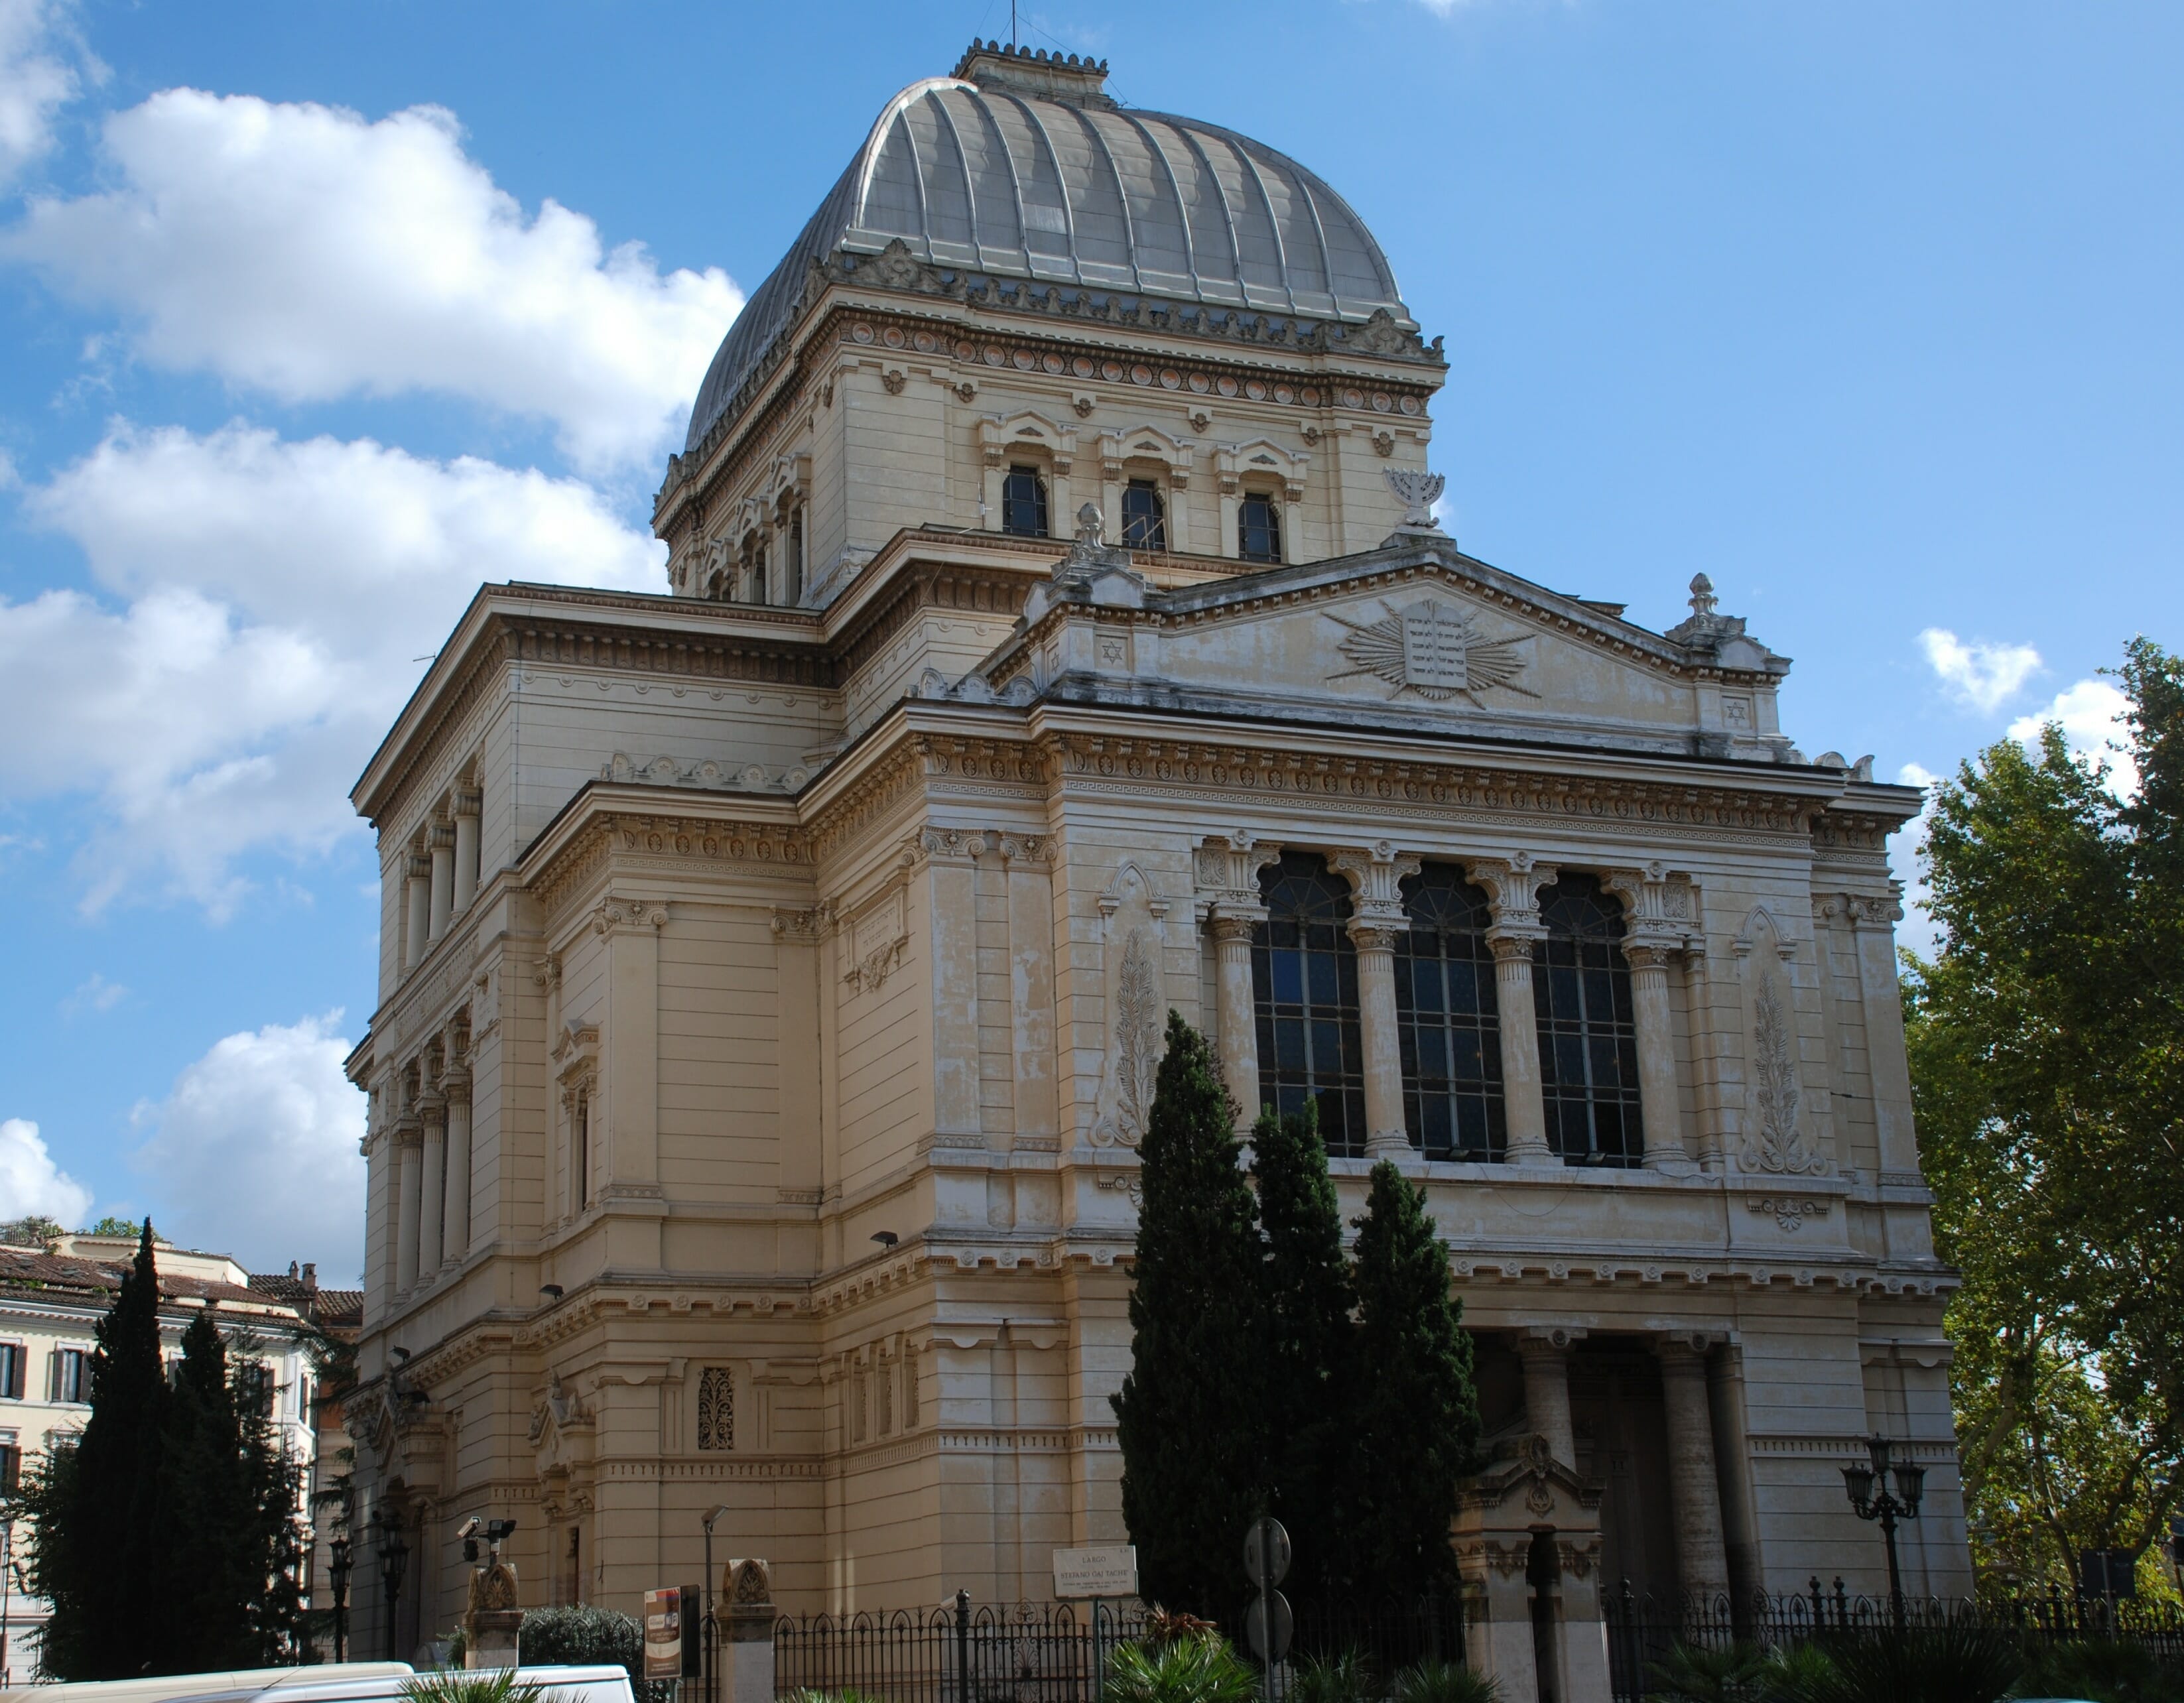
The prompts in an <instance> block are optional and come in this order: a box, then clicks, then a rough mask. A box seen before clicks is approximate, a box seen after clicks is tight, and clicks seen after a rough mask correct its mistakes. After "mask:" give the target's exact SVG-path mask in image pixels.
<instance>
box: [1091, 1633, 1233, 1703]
mask: <svg viewBox="0 0 2184 1703" xmlns="http://www.w3.org/2000/svg"><path fill="white" fill-rule="evenodd" d="M1257 1690H1258V1678H1257V1676H1256V1675H1255V1674H1254V1673H1253V1672H1251V1669H1250V1668H1249V1667H1245V1665H1244V1664H1243V1662H1242V1661H1239V1660H1238V1659H1237V1656H1236V1652H1235V1651H1234V1650H1231V1649H1230V1648H1229V1640H1228V1639H1225V1638H1223V1637H1222V1636H1221V1635H1220V1634H1219V1633H1197V1634H1195V1636H1191V1637H1187V1638H1177V1639H1170V1640H1168V1641H1167V1643H1165V1644H1159V1645H1144V1644H1126V1645H1123V1646H1122V1647H1121V1648H1120V1649H1118V1650H1116V1652H1115V1653H1114V1655H1113V1656H1110V1657H1109V1658H1108V1661H1107V1699H1108V1703H1251V1700H1252V1699H1253V1698H1254V1697H1255V1696H1256V1695H1257Z"/></svg>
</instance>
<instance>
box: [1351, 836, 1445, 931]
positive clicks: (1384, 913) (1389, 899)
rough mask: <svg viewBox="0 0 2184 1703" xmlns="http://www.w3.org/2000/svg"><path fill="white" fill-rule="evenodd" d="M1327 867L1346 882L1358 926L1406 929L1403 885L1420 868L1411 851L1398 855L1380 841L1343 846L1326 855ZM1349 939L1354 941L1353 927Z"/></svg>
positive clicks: (1408, 922) (1421, 865) (1398, 853)
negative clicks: (1362, 847) (1368, 845)
mask: <svg viewBox="0 0 2184 1703" xmlns="http://www.w3.org/2000/svg"><path fill="white" fill-rule="evenodd" d="M1327 866H1328V867H1329V869H1331V870H1333V871H1334V872H1335V873H1336V874H1337V875H1339V876H1340V877H1342V878H1343V879H1344V880H1345V881H1346V882H1349V883H1350V891H1351V894H1352V896H1353V903H1354V914H1355V916H1356V917H1357V923H1358V924H1363V925H1367V926H1369V927H1377V928H1383V929H1397V930H1401V929H1407V928H1408V927H1410V926H1411V919H1410V917H1409V916H1408V914H1407V913H1406V912H1405V910H1403V882H1404V879H1405V878H1406V877H1409V876H1413V875H1416V874H1417V873H1418V871H1419V870H1420V869H1422V868H1424V864H1423V863H1422V862H1421V861H1420V860H1419V859H1418V855H1417V854H1415V853H1412V852H1399V851H1397V850H1396V848H1395V845H1394V843H1393V842H1391V841H1389V840H1381V841H1380V842H1379V843H1377V844H1375V845H1373V846H1371V847H1368V848H1365V849H1355V848H1351V847H1344V848H1341V849H1337V850H1335V851H1334V852H1332V853H1330V854H1329V856H1328V860H1327ZM1351 937H1352V938H1357V932H1356V925H1353V926H1352V929H1351Z"/></svg>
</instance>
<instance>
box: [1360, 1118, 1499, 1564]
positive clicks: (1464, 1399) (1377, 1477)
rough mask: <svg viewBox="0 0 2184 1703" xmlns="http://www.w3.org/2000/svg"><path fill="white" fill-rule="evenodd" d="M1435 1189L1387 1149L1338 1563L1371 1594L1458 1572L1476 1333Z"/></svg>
mask: <svg viewBox="0 0 2184 1703" xmlns="http://www.w3.org/2000/svg"><path fill="white" fill-rule="evenodd" d="M1425 1199H1426V1198H1425V1191H1424V1189H1422V1188H1412V1186H1411V1185H1410V1184H1409V1183H1407V1182H1405V1181H1404V1180H1403V1176H1402V1173H1401V1172H1399V1171H1398V1170H1396V1167H1395V1166H1394V1165H1392V1164H1390V1162H1388V1161H1387V1160H1382V1161H1381V1162H1380V1163H1379V1164H1378V1165H1376V1166H1373V1179H1372V1187H1371V1189H1370V1192H1369V1193H1368V1196H1367V1200H1366V1210H1365V1216H1364V1217H1363V1218H1362V1219H1360V1220H1359V1221H1358V1225H1359V1230H1358V1237H1357V1302H1358V1319H1357V1355H1358V1361H1359V1364H1360V1365H1361V1366H1364V1367H1368V1368H1370V1372H1371V1375H1370V1376H1369V1377H1360V1378H1358V1379H1357V1405H1356V1407H1355V1409H1354V1410H1353V1411H1354V1412H1355V1414H1356V1428H1355V1432H1354V1446H1355V1452H1354V1454H1353V1455H1352V1464H1351V1471H1350V1472H1349V1473H1348V1474H1347V1482H1346V1500H1347V1502H1348V1507H1347V1509H1346V1511H1345V1513H1344V1516H1343V1517H1342V1519H1341V1522H1340V1550H1339V1553H1338V1555H1337V1557H1336V1563H1335V1567H1336V1578H1337V1580H1338V1582H1339V1583H1340V1584H1341V1585H1342V1586H1343V1587H1345V1588H1346V1589H1348V1590H1350V1591H1351V1592H1352V1593H1355V1594H1357V1595H1358V1596H1360V1597H1362V1598H1363V1599H1364V1600H1374V1599H1376V1598H1394V1599H1396V1600H1404V1599H1410V1598H1415V1597H1416V1596H1418V1594H1420V1593H1421V1592H1423V1591H1425V1590H1428V1589H1432V1588H1433V1587H1435V1586H1436V1585H1444V1584H1446V1583H1449V1582H1450V1581H1451V1580H1452V1579H1453V1578H1454V1577H1455V1573H1456V1558H1455V1556H1454V1555H1453V1553H1452V1552H1451V1550H1450V1548H1449V1522H1451V1520H1452V1519H1453V1518H1454V1517H1455V1515H1456V1508H1457V1479H1458V1478H1461V1477H1462V1476H1463V1474H1464V1473H1465V1472H1469V1471H1471V1470H1472V1469H1473V1466H1474V1462H1475V1460H1476V1457H1477V1452H1478V1446H1479V1398H1478V1394H1477V1392H1476V1390H1475V1389H1474V1387H1473V1384H1472V1378H1471V1338H1469V1336H1468V1335H1467V1334H1466V1333H1464V1331H1463V1327H1462V1325H1461V1323H1460V1322H1459V1321H1460V1320H1461V1317H1462V1313H1463V1309H1462V1306H1461V1304H1460V1303H1458V1302H1457V1300H1456V1298H1455V1297H1454V1296H1453V1295H1452V1294H1451V1293H1450V1289H1449V1273H1448V1250H1447V1249H1446V1247H1444V1246H1443V1245H1442V1243H1441V1240H1440V1237H1439V1236H1437V1235H1435V1233H1434V1227H1433V1221H1432V1220H1431V1219H1430V1218H1429V1217H1428V1216H1426V1210H1425Z"/></svg>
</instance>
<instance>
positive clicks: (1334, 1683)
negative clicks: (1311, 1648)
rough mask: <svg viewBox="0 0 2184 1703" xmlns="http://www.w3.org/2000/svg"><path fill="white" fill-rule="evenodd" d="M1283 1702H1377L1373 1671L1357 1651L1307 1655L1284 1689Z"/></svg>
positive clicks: (1296, 1667)
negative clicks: (1332, 1654)
mask: <svg viewBox="0 0 2184 1703" xmlns="http://www.w3.org/2000/svg"><path fill="white" fill-rule="evenodd" d="M1282 1695H1283V1698H1284V1703H1376V1700H1377V1698H1378V1696H1379V1693H1377V1692H1376V1691H1375V1690H1374V1689H1373V1675H1372V1671H1371V1670H1370V1669H1369V1668H1368V1667H1366V1665H1365V1659H1364V1658H1363V1657H1362V1656H1360V1655H1358V1653H1357V1651H1356V1650H1344V1651H1343V1652H1342V1653H1341V1654H1340V1655H1339V1656H1306V1657H1304V1658H1303V1659H1302V1660H1301V1661H1299V1662H1298V1663H1297V1664H1296V1666H1295V1669H1294V1670H1293V1671H1292V1672H1291V1673H1290V1683H1289V1684H1287V1685H1286V1686H1284V1688H1283V1692H1282Z"/></svg>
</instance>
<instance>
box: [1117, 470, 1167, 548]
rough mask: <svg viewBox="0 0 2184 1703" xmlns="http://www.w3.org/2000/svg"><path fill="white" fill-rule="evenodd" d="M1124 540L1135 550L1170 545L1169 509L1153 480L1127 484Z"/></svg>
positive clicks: (1133, 481)
mask: <svg viewBox="0 0 2184 1703" xmlns="http://www.w3.org/2000/svg"><path fill="white" fill-rule="evenodd" d="M1123 545H1124V546H1125V547H1126V548H1129V549H1133V550H1165V549H1166V548H1167V507H1166V506H1165V505H1164V504H1162V502H1161V493H1160V487H1158V486H1156V485H1155V484H1154V483H1153V481H1151V480H1150V479H1133V480H1132V481H1130V482H1129V483H1128V484H1127V485H1125V486H1124V487H1123Z"/></svg>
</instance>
